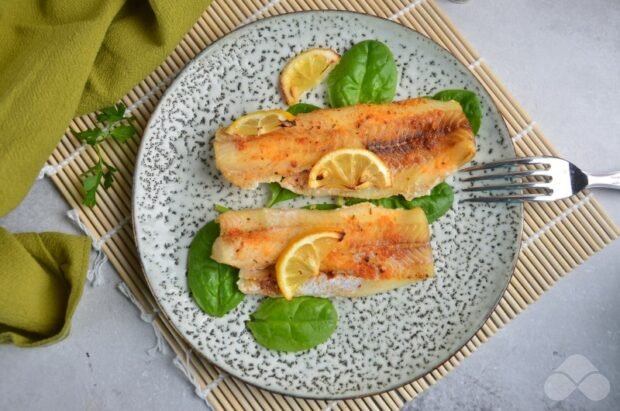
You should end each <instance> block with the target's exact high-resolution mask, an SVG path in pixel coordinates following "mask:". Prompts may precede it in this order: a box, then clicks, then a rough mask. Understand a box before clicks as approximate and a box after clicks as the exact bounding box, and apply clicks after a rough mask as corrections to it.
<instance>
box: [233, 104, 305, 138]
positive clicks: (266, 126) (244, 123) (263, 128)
mask: <svg viewBox="0 0 620 411" xmlns="http://www.w3.org/2000/svg"><path fill="white" fill-rule="evenodd" d="M294 119H295V116H294V115H292V114H291V113H289V112H288V111H284V110H265V111H255V112H254V113H250V114H246V115H245V116H243V117H240V118H238V119H237V120H235V122H234V123H232V124H231V125H230V126H228V128H227V129H226V131H227V132H228V133H229V134H241V135H243V136H259V135H261V134H265V133H269V132H270V131H274V130H276V129H278V128H280V127H283V126H284V125H286V123H287V122H289V121H293V120H294Z"/></svg>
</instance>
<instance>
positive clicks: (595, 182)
mask: <svg viewBox="0 0 620 411" xmlns="http://www.w3.org/2000/svg"><path fill="white" fill-rule="evenodd" d="M529 165H534V166H536V167H537V168H536V169H525V168H526V167H527V166H529ZM514 166H520V169H519V171H511V172H504V173H496V174H482V175H474V176H471V177H466V178H461V181H466V182H467V181H469V182H479V181H485V180H499V179H508V180H510V181H511V182H507V183H506V184H495V185H481V186H472V187H468V188H465V189H463V191H470V192H480V191H495V190H513V191H515V190H526V191H530V192H526V193H523V192H522V193H521V194H504V195H497V196H486V197H472V198H466V199H463V201H473V202H524V201H555V200H560V199H562V198H566V197H570V196H571V195H573V194H577V193H578V192H580V191H581V190H583V189H585V188H592V187H603V188H614V189H620V171H616V172H613V173H609V174H604V175H592V174H588V173H586V172H584V171H582V170H581V169H579V167H577V166H576V165H574V164H573V163H570V162H568V161H566V160H563V159H561V158H557V157H521V158H515V159H512V160H501V161H494V162H492V163H486V164H480V165H477V166H473V167H468V168H464V169H462V170H461V172H472V171H485V170H490V169H494V168H500V167H503V168H506V167H514ZM541 167H542V168H541ZM523 178H527V180H526V181H523V180H521V179H523ZM513 179H518V180H519V181H513ZM531 191H536V192H535V193H532V192H531Z"/></svg>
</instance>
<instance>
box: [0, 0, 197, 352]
mask: <svg viewBox="0 0 620 411" xmlns="http://www.w3.org/2000/svg"><path fill="white" fill-rule="evenodd" d="M208 3H209V0H188V1H185V2H178V1H175V0H149V1H147V0H99V1H97V0H45V1H40V0H2V1H0V216H3V215H5V214H6V213H8V212H9V211H11V210H12V209H13V208H15V207H16V206H17V205H18V204H19V202H20V201H21V200H22V199H23V198H24V196H25V195H26V193H27V192H28V190H29V189H30V186H31V185H32V183H33V182H34V180H35V178H36V176H37V174H38V172H39V170H40V169H41V167H42V166H43V165H44V163H45V161H46V159H47V158H48V156H49V155H50V153H51V152H52V150H53V149H54V147H55V146H56V145H57V144H58V142H59V140H60V138H61V137H62V134H63V133H64V130H65V129H66V127H67V125H68V124H69V122H70V120H71V118H73V117H74V116H75V115H78V114H83V113H87V112H91V111H94V110H96V109H99V108H101V107H103V106H105V105H108V104H110V103H113V102H115V101H116V100H118V99H119V98H120V97H121V96H122V95H123V94H125V93H126V92H127V91H128V90H130V89H131V88H132V87H133V86H135V85H136V84H137V83H138V82H139V81H140V80H141V79H143V78H144V77H145V76H146V75H147V74H148V73H149V72H151V71H152V70H153V69H155V67H157V65H159V64H160V63H161V62H162V61H163V59H164V58H165V57H166V56H167V55H168V53H169V52H170V51H171V50H172V48H173V47H174V46H175V45H176V44H177V43H178V42H179V41H180V39H181V38H182V36H183V35H184V34H185V32H186V31H187V30H188V29H189V28H190V27H191V25H192V24H193V23H194V22H195V21H196V20H197V18H198V17H199V16H200V14H201V13H202V11H203V10H204V9H205V8H206V7H207V6H208ZM87 243H88V240H86V239H84V238H81V239H78V238H76V237H72V236H65V235H61V234H50V233H46V234H40V235H39V234H22V235H16V236H12V235H11V234H10V233H8V232H6V231H5V230H2V233H1V237H0V247H2V250H1V254H0V327H2V328H0V331H1V332H2V334H0V341H7V340H10V341H13V342H14V343H16V344H20V345H32V344H41V343H43V342H51V341H54V340H58V339H60V338H62V337H63V336H65V335H66V332H67V331H68V324H69V322H70V319H71V314H72V313H73V310H74V309H75V304H76V303H77V301H78V300H79V296H80V292H81V291H80V290H81V288H82V284H83V282H84V275H85V271H86V262H87V260H88V253H86V252H83V250H84V248H85V244H87ZM78 277H79V278H78ZM78 289H79V290H78ZM28 295H31V296H32V298H26V297H28ZM17 296H19V298H17ZM45 307H48V308H49V311H46V310H45ZM61 314H62V315H61ZM61 322H62V327H59V324H60V323H61Z"/></svg>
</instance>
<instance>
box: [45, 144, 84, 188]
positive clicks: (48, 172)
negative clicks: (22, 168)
mask: <svg viewBox="0 0 620 411" xmlns="http://www.w3.org/2000/svg"><path fill="white" fill-rule="evenodd" d="M84 150H86V146H85V145H83V146H80V147H78V148H77V149H76V150H75V151H74V152H73V153H71V154H69V155H68V156H67V157H66V158H65V159H64V160H62V161H61V162H60V163H58V164H46V165H44V166H43V168H42V169H41V171H39V175H38V176H37V180H41V179H43V178H45V177H51V176H53V175H56V174H58V172H59V171H60V170H62V169H63V168H65V167H66V166H67V164H69V163H70V162H72V161H73V160H75V159H76V158H77V157H78V156H79V155H80V154H82V152H83V151H84Z"/></svg>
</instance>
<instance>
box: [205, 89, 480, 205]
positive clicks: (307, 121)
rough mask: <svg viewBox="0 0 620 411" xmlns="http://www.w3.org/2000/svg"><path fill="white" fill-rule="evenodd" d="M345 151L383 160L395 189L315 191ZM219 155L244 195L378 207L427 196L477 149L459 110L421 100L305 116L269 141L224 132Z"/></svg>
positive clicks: (266, 137) (226, 174) (271, 135)
mask: <svg viewBox="0 0 620 411" xmlns="http://www.w3.org/2000/svg"><path fill="white" fill-rule="evenodd" d="M345 148H350V149H364V150H368V151H370V152H372V153H374V154H376V156H377V157H379V158H380V159H381V160H382V162H383V163H384V164H385V165H386V166H387V167H388V169H389V170H390V173H391V185H390V186H389V187H386V186H383V187H374V186H370V187H366V188H363V189H347V188H346V187H337V188H329V187H318V188H310V187H309V186H308V178H309V174H310V170H311V169H312V167H313V166H314V165H315V164H316V163H317V162H318V161H319V160H320V159H321V158H322V157H323V156H324V155H326V154H327V153H329V152H332V151H334V150H339V149H345ZM214 149H215V163H216V166H217V168H218V169H219V170H220V171H221V172H222V174H223V175H224V177H225V178H226V179H227V180H228V181H230V182H231V183H233V184H235V185H237V186H239V187H241V188H246V189H253V188H256V187H257V186H258V184H259V183H267V182H278V183H279V184H280V185H281V186H282V187H284V188H287V189H289V190H291V191H293V192H296V193H298V194H302V195H307V196H323V195H341V196H348V197H357V198H368V199H376V198H384V197H389V196H392V195H396V194H402V195H403V196H404V197H405V198H406V199H411V198H413V197H417V196H420V195H425V194H427V193H428V192H429V191H430V190H431V189H432V188H433V187H434V186H435V185H437V184H438V183H440V182H441V181H443V180H444V179H445V178H446V177H447V176H448V175H450V174H452V173H454V172H455V171H456V170H457V169H458V168H459V167H460V166H462V165H463V164H465V163H467V162H468V161H469V160H471V159H472V158H473V157H474V155H475V152H476V144H475V139H474V134H473V132H472V130H471V126H470V124H469V121H468V120H467V117H466V116H465V114H464V113H463V110H462V108H461V106H460V104H459V103H458V102H456V101H445V102H444V101H437V100H431V99H427V98H416V99H409V100H403V101H399V102H394V103H386V104H359V105H354V106H349V107H342V108H337V109H321V110H315V111H313V112H310V113H301V114H298V115H297V116H295V118H294V119H293V120H291V121H288V122H286V124H284V126H283V127H280V128H277V129H275V130H273V131H271V132H268V133H265V134H261V135H251V136H248V135H241V134H238V133H234V132H233V133H231V132H230V131H229V130H228V129H226V128H222V129H220V130H218V131H217V133H216V137H215V143H214Z"/></svg>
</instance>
